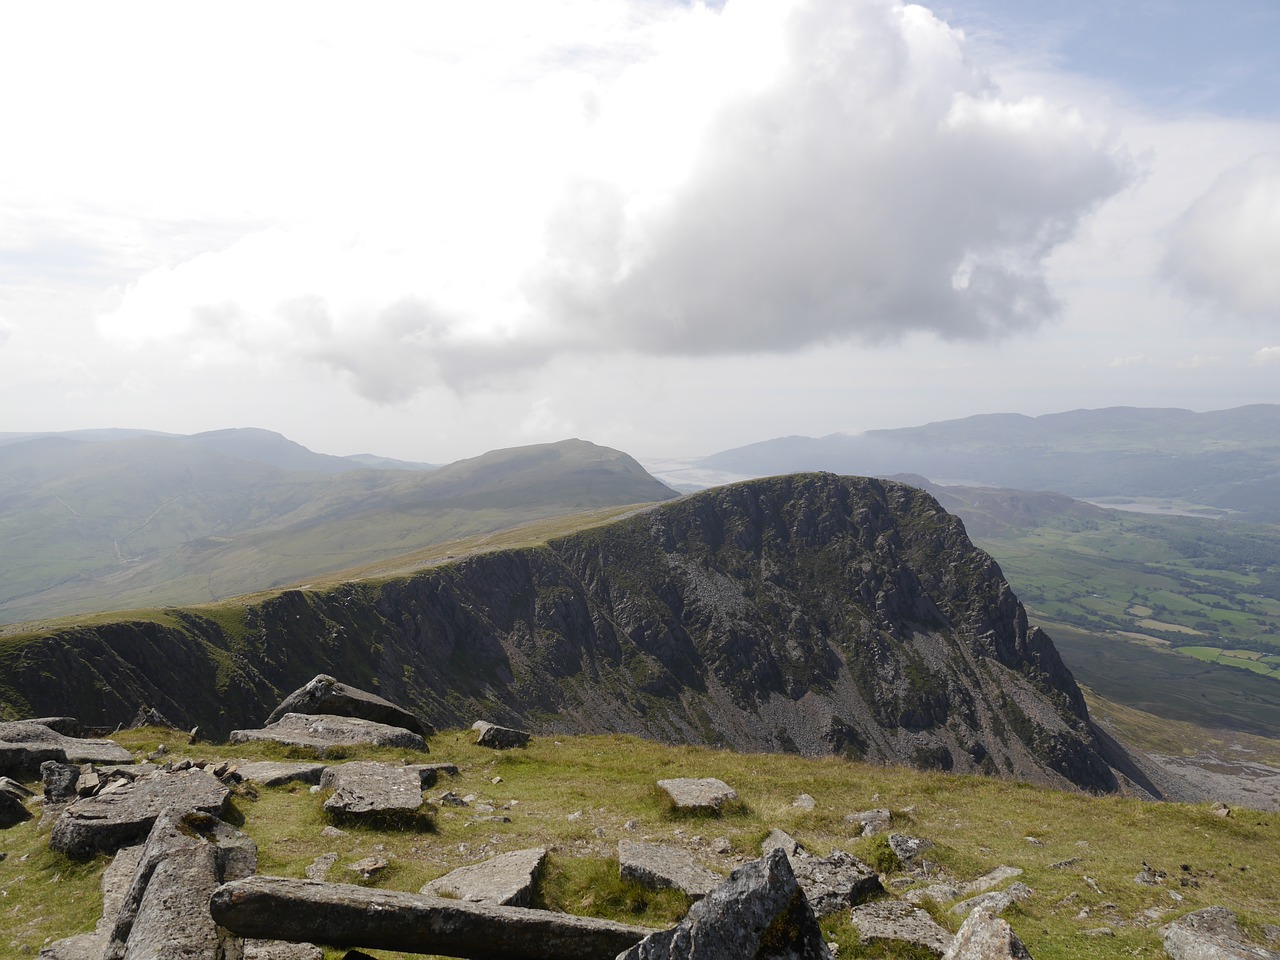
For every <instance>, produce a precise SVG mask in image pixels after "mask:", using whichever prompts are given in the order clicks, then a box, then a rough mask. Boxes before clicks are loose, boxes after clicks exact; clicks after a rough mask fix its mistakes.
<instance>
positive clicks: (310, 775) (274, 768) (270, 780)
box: [236, 760, 326, 787]
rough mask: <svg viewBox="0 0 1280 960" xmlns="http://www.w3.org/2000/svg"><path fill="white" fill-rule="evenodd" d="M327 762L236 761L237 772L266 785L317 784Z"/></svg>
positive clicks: (245, 777) (247, 778)
mask: <svg viewBox="0 0 1280 960" xmlns="http://www.w3.org/2000/svg"><path fill="white" fill-rule="evenodd" d="M325 766H326V764H323V763H305V762H300V763H290V762H284V761H280V762H276V761H272V760H260V761H253V762H251V761H247V760H237V761H236V772H237V773H239V774H240V776H241V777H243V778H244V779H246V780H252V781H253V782H254V783H260V784H262V785H263V786H264V787H281V786H284V785H285V784H286V783H306V784H311V785H315V784H318V783H319V782H320V775H321V774H322V773H324V770H325Z"/></svg>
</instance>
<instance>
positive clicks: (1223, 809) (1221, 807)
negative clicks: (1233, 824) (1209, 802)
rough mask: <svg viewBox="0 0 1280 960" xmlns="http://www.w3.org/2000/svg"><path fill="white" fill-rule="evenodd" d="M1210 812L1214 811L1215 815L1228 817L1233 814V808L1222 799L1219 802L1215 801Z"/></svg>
mask: <svg viewBox="0 0 1280 960" xmlns="http://www.w3.org/2000/svg"><path fill="white" fill-rule="evenodd" d="M1209 812H1210V813H1212V814H1213V815H1214V816H1215V817H1223V818H1226V817H1229V816H1231V808H1230V807H1228V806H1227V805H1226V804H1225V803H1222V802H1221V801H1219V802H1218V803H1215V804H1214V805H1213V806H1212V807H1210V808H1209Z"/></svg>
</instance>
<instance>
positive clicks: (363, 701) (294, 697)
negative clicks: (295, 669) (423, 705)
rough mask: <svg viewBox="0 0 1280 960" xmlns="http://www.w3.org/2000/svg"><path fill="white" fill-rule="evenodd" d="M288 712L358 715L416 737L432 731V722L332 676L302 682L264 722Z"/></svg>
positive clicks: (322, 676) (273, 720) (275, 719)
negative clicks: (426, 721) (414, 734)
mask: <svg viewBox="0 0 1280 960" xmlns="http://www.w3.org/2000/svg"><path fill="white" fill-rule="evenodd" d="M289 713H303V714H311V715H316V714H320V715H324V716H331V717H357V718H359V719H361V720H372V721H373V722H374V723H384V724H387V725H388V726H392V727H400V728H402V729H404V730H408V731H409V732H410V733H416V734H418V736H421V737H427V736H430V735H431V734H433V733H435V730H434V728H432V726H431V724H429V723H425V722H423V720H422V719H421V718H420V717H418V716H417V715H416V714H415V713H414V712H413V711H412V710H407V709H405V708H404V707H402V706H400V705H399V704H396V703H392V702H391V701H390V700H387V699H386V698H385V697H380V696H378V695H377V694H376V693H370V692H369V691H368V690H361V689H360V688H359V687H353V686H351V685H349V684H346V683H341V682H339V681H338V680H336V679H334V678H333V677H330V676H327V675H325V674H323V673H322V674H320V675H318V676H316V677H315V678H313V679H312V680H310V681H308V682H307V683H305V684H303V685H302V686H301V687H299V688H298V689H297V690H295V691H293V693H291V694H289V695H288V696H287V697H285V698H284V700H282V701H281V702H280V705H279V706H278V707H276V708H275V710H273V711H271V716H269V717H267V725H268V726H269V725H270V724H273V723H275V722H276V721H277V720H280V719H281V718H283V717H284V716H285V714H289Z"/></svg>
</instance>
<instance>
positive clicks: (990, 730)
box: [0, 474, 1118, 790]
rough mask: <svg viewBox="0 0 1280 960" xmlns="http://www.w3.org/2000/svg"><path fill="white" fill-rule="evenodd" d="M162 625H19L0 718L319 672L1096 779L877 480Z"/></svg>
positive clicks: (1039, 637) (1059, 719)
mask: <svg viewBox="0 0 1280 960" xmlns="http://www.w3.org/2000/svg"><path fill="white" fill-rule="evenodd" d="M170 619H171V620H173V621H176V622H177V623H178V624H179V625H178V626H166V625H161V624H157V623H150V622H148V623H128V622H119V623H111V624H104V625H102V626H95V627H92V628H89V627H77V628H75V629H74V630H67V631H58V632H51V633H45V634H34V635H31V636H29V637H26V638H24V639H23V640H22V643H23V656H22V657H21V658H10V659H8V660H6V661H4V664H5V665H4V668H3V675H0V690H9V691H21V697H22V702H21V703H16V702H15V703H13V704H11V705H10V710H11V711H12V712H16V713H36V712H42V713H51V714H52V713H60V712H69V710H70V708H71V705H72V704H76V705H77V710H78V711H79V712H80V713H81V715H82V717H83V718H84V719H86V720H87V721H88V722H90V723H96V724H114V723H117V722H121V721H124V720H127V719H128V717H129V716H131V715H132V711H133V708H135V707H136V704H137V703H140V702H147V703H155V704H157V706H158V707H159V708H160V709H163V710H164V712H165V714H166V715H167V716H169V717H171V718H172V719H173V720H174V721H175V722H178V723H181V724H182V725H183V726H184V727H189V726H194V725H196V724H199V725H200V726H201V727H202V728H204V727H207V728H209V729H211V730H220V731H226V730H229V729H231V728H232V727H242V728H245V727H248V726H249V725H250V724H252V723H255V722H256V721H257V719H258V718H260V717H261V716H263V715H264V714H265V713H266V712H267V711H268V710H269V709H270V708H271V707H272V706H274V705H275V704H276V703H277V702H278V701H279V699H280V691H281V690H291V689H294V688H296V687H297V686H299V685H301V684H303V683H305V682H306V680H307V679H308V678H310V677H312V676H313V675H314V674H315V673H316V671H317V670H323V671H324V672H325V673H326V674H330V675H333V676H339V677H342V678H343V680H344V681H345V682H347V683H350V684H353V685H356V686H359V687H361V688H363V689H368V690H375V689H376V690H377V691H378V695H379V696H380V697H384V698H386V699H389V700H391V701H392V702H395V703H400V704H403V705H405V706H406V707H407V708H411V709H412V711H413V712H414V713H415V714H417V715H420V716H422V717H425V718H427V719H429V720H431V721H432V722H433V723H435V724H437V725H439V726H453V727H457V726H461V725H464V724H466V723H469V722H470V721H471V720H472V719H473V718H474V717H475V716H477V715H485V716H488V717H489V718H490V719H491V720H492V721H493V722H495V723H498V724H502V725H508V726H512V727H517V728H522V729H525V730H528V731H530V732H532V733H534V734H554V733H558V732H565V733H570V732H580V733H593V732H622V733H633V734H640V735H643V736H647V737H651V738H654V739H658V740H663V741H666V742H699V743H708V744H713V745H718V746H725V747H732V748H735V749H738V750H774V751H778V750H781V751H792V752H799V753H803V754H807V755H819V754H826V753H836V754H841V755H844V756H849V757H854V758H861V759H866V760H869V761H873V762H891V763H906V764H913V765H916V766H920V767H926V768H935V769H943V770H952V771H955V772H973V771H978V772H985V773H991V774H998V775H1006V776H1011V777H1017V778H1022V779H1031V780H1035V781H1038V782H1047V783H1050V784H1055V785H1058V786H1068V785H1076V786H1079V787H1083V788H1086V789H1089V790H1113V789H1116V788H1117V785H1118V784H1117V780H1116V778H1115V776H1114V774H1113V772H1112V770H1111V768H1110V767H1109V766H1108V765H1107V762H1106V761H1105V759H1104V757H1103V754H1102V752H1101V747H1100V743H1099V741H1098V739H1097V737H1096V736H1095V734H1094V732H1093V730H1092V728H1091V726H1090V724H1089V719H1088V714H1087V711H1086V709H1085V704H1084V699H1083V696H1082V695H1081V693H1080V690H1079V688H1078V687H1077V686H1076V684H1075V682H1074V681H1073V680H1072V678H1071V675H1070V673H1069V672H1068V671H1067V670H1066V668H1065V667H1064V666H1063V664H1062V661H1061V659H1060V658H1059V656H1058V654H1057V652H1056V650H1055V649H1054V647H1053V644H1052V642H1051V641H1050V640H1049V638H1048V637H1047V636H1046V635H1045V634H1044V633H1043V632H1042V631H1040V630H1038V629H1033V628H1031V627H1030V626H1029V625H1028V623H1027V618H1026V614H1025V611H1024V610H1023V608H1022V606H1021V604H1020V603H1019V602H1018V600H1017V598H1016V597H1015V596H1014V594H1013V592H1012V590H1011V589H1010V588H1009V585H1008V583H1007V582H1006V581H1005V580H1004V578H1003V576H1002V574H1001V572H1000V569H999V567H998V566H997V565H996V564H995V562H994V561H993V560H992V559H991V558H990V557H988V556H987V555H986V554H984V553H982V552H981V551H979V550H977V549H975V548H974V546H973V545H972V543H971V542H970V541H969V539H968V537H967V536H966V535H965V532H964V528H963V526H962V525H961V523H960V521H959V520H957V519H956V518H955V517H952V516H950V515H949V514H947V513H945V512H944V511H943V510H942V509H941V508H940V507H939V506H938V504H937V502H936V501H935V500H933V498H931V497H930V496H929V495H928V494H926V493H924V492H922V491H920V490H917V489H915V488H912V487H908V486H905V485H902V484H897V483H892V482H889V481H880V480H871V479H863V478H850V477H835V476H831V475H826V474H808V475H798V476H792V477H776V478H771V479H766V480H757V481H750V482H746V483H741V484H734V485H731V486H727V487H721V488H716V489H714V490H709V491H705V492H703V493H700V494H696V495H693V496H690V497H686V498H683V499H681V500H678V501H674V502H672V503H669V504H665V505H663V506H660V507H657V508H654V509H651V510H649V511H646V512H642V513H638V514H636V515H633V516H631V517H628V518H626V519H623V520H620V521H617V522H614V523H612V524H609V525H605V526H601V527H596V528H592V529H589V530H585V531H582V532H580V533H577V534H573V535H571V536H566V537H563V538H560V539H557V540H553V541H551V542H550V543H548V544H547V545H545V546H543V547H538V548H531V549H522V550H510V551H503V552H496V553H490V554H484V555H479V556H473V557H468V558H464V559H460V560H458V561H456V562H453V563H450V564H446V565H444V566H440V567H437V568H432V569H428V570H424V571H422V572H421V573H419V574H417V575H414V576H412V577H407V578H402V579H393V580H389V581H378V582H363V583H352V584H346V585H343V586H340V587H337V588H334V589H331V590H327V591H309V592H306V593H304V592H301V591H287V592H285V593H282V594H280V595H279V596H276V597H272V598H270V599H268V600H265V601H261V602H255V603H253V604H252V605H250V606H247V607H245V608H244V609H243V610H242V611H241V612H240V613H239V614H237V616H236V617H234V618H233V617H229V616H227V615H226V614H225V613H221V614H219V618H218V619H217V620H214V619H212V618H210V617H208V616H206V615H204V614H202V613H201V612H200V611H197V610H192V611H177V612H175V613H174V614H173V615H172V617H171V618H170ZM55 664H56V667H55ZM54 676H56V682H51V680H50V677H54ZM177 676H182V677H183V681H182V682H181V683H178V682H176V679H175V678H176V677H177ZM179 688H180V689H182V690H183V694H184V696H183V698H181V701H180V702H179V700H177V699H175V698H174V697H173V696H172V695H171V693H170V692H169V691H171V690H175V689H179ZM81 708H82V709H81ZM1113 759H1114V758H1113Z"/></svg>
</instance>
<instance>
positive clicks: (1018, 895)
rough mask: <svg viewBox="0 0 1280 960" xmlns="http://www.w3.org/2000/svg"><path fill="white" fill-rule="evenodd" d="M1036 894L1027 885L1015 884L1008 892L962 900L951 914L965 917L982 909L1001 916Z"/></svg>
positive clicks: (952, 909) (1003, 891) (994, 891)
mask: <svg viewBox="0 0 1280 960" xmlns="http://www.w3.org/2000/svg"><path fill="white" fill-rule="evenodd" d="M1034 892H1035V891H1034V890H1032V889H1031V888H1030V887H1028V886H1027V885H1026V884H1025V883H1014V884H1010V886H1009V889H1007V890H992V891H990V892H988V893H980V894H978V895H977V896H976V897H970V898H969V899H968V900H961V901H960V902H959V903H957V904H955V905H954V906H953V907H952V908H951V912H952V913H954V914H956V915H957V916H960V917H964V916H968V915H969V914H971V913H972V912H973V911H974V910H979V909H981V910H985V911H986V912H987V913H990V914H992V915H993V916H999V915H1000V914H1002V913H1004V912H1005V911H1006V910H1008V909H1009V908H1010V907H1011V906H1013V905H1014V904H1015V903H1021V902H1022V901H1023V900H1026V899H1027V898H1028V897H1030V896H1031V895H1032V894H1033V893H1034Z"/></svg>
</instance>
